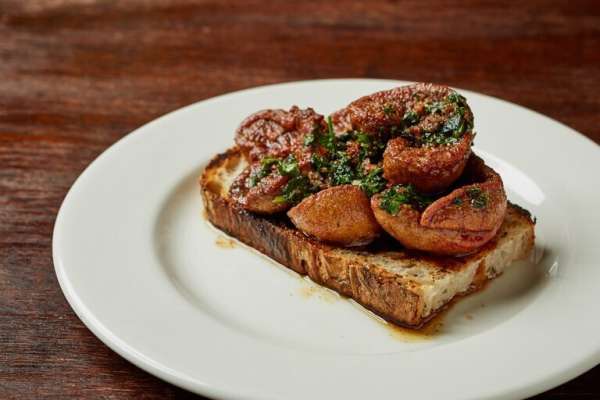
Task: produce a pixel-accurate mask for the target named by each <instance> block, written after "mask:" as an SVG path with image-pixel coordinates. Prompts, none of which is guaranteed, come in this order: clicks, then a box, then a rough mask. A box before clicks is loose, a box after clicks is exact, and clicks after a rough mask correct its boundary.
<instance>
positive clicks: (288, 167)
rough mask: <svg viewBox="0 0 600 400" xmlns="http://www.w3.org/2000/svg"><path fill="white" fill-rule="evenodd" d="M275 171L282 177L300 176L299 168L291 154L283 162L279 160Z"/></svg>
mask: <svg viewBox="0 0 600 400" xmlns="http://www.w3.org/2000/svg"><path fill="white" fill-rule="evenodd" d="M277 170H278V171H279V173H280V174H281V175H283V176H297V175H300V168H299V167H298V161H296V157H294V156H293V155H292V154H290V155H289V156H287V157H286V158H285V159H284V160H280V161H279V162H278V165H277Z"/></svg>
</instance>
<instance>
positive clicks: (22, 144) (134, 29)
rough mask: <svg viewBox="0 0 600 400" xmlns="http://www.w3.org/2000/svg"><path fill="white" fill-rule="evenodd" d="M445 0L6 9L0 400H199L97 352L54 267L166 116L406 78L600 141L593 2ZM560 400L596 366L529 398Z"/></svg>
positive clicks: (27, 4)
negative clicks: (82, 214) (75, 200)
mask: <svg viewBox="0 0 600 400" xmlns="http://www.w3.org/2000/svg"><path fill="white" fill-rule="evenodd" d="M446 3H447V2H446V1H439V2H430V3H426V2H423V1H419V0H415V1H407V2H401V3H399V2H395V1H382V2H377V3H375V2H362V1H345V0H338V1H334V2H330V3H328V4H325V3H321V2H284V1H271V2H268V1H263V2H261V1H243V2H242V1H240V2H230V1H198V2H194V1H185V0H177V1H168V2H167V1H158V0H156V1H145V0H134V1H119V2H117V1H114V2H111V1H93V0H34V1H27V0H14V1H7V0H0V398H2V399H7V398H19V399H25V398H29V399H38V398H56V399H64V398H75V397H76V398H89V399H97V398H106V399H172V398H186V397H192V395H191V394H189V393H187V392H185V391H183V390H180V389H177V388H175V387H174V386H171V385H169V384H166V383H164V382H162V381H160V380H158V379H156V378H154V377H152V376H150V375H148V374H146V373H145V372H142V371H141V370H139V369H138V368H136V367H134V366H133V365H131V364H129V363H128V362H126V361H124V360H123V359H122V358H120V357H119V356H117V355H116V354H115V353H113V352H112V351H111V350H109V349H108V348H107V347H105V346H104V345H103V344H102V343H100V341H99V340H98V339H96V338H95V337H94V336H93V335H92V334H91V333H90V332H89V331H88V330H87V329H86V328H85V327H84V326H83V324H82V323H81V322H80V321H79V319H77V317H76V316H75V314H74V313H73V312H72V311H71V308H70V307H69V305H68V304H67V302H66V301H65V299H64V297H63V295H62V293H61V291H60V289H59V287H58V284H57V281H56V278H55V275H54V270H53V266H52V258H51V242H52V239H51V235H52V227H53V224H54V218H55V215H56V212H57V211H58V208H59V206H60V204H61V201H62V199H63V197H64V195H65V193H66V192H67V190H68V189H69V187H70V186H71V184H72V183H73V181H74V180H75V178H76V177H77V176H78V175H79V174H80V173H81V171H82V170H83V169H84V168H85V167H86V166H87V165H88V164H89V163H90V161H92V160H93V159H94V158H95V157H96V156H97V155H98V154H100V153H101V152H102V151H103V150H105V149H106V148H107V147H108V146H109V145H111V144H112V143H114V142H115V141H116V140H118V139H119V138H121V137H122V136H123V135H125V134H127V133H128V132H130V131H131V130H133V129H134V128H136V127H138V126H139V125H141V124H143V123H145V122H147V121H150V120H152V119H154V118H156V117H158V116H160V115H162V114H164V113H166V112H168V111H171V110H174V109H176V108H179V107H181V106H184V105H186V104H189V103H192V102H195V101H198V100H202V99H205V98H208V97H211V96H214V95H218V94H221V93H225V92H229V91H232V90H237V89H242V88H247V87H251V86H256V85H263V84H267V83H273V82H282V81H294V80H301V79H314V78H330V77H374V78H397V79H404V80H419V81H435V82H443V83H447V84H449V85H452V86H457V87H461V88H465V89H470V90H475V91H479V92H482V93H486V94H490V95H493V96H498V97H502V98H504V99H507V100H509V101H513V102H516V103H519V104H522V105H524V106H526V107H529V108H532V109H534V110H536V111H539V112H541V113H544V114H547V115H549V116H551V117H552V118H555V119H557V120H559V121H561V122H563V123H565V124H567V125H569V126H571V127H573V128H575V129H576V130H578V131H580V132H582V133H584V134H585V135H587V136H589V137H590V138H592V139H593V140H594V141H596V142H597V143H598V142H600V96H599V95H598V93H600V3H598V2H597V1H593V0H591V1H568V2H567V1H563V2H547V1H531V2H527V3H525V4H521V3H519V4H517V2H515V3H513V4H508V5H492V4H490V3H492V2H484V1H463V2H456V3H457V4H454V5H448V4H446ZM452 3H454V2H452ZM458 3H460V4H458ZM200 361H201V360H200ZM567 398H568V399H598V398H600V368H598V367H596V368H595V369H593V370H592V371H590V372H588V373H586V374H584V375H583V376H581V377H580V378H577V379H575V380H574V381H572V382H570V383H567V384H566V385H563V386H561V387H559V388H557V389H554V390H552V391H550V392H548V393H546V394H543V395H540V396H538V397H536V399H567Z"/></svg>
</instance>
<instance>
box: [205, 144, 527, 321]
mask: <svg viewBox="0 0 600 400" xmlns="http://www.w3.org/2000/svg"><path fill="white" fill-rule="evenodd" d="M245 166H246V162H245V160H244V158H243V157H242V155H241V153H240V152H239V150H238V149H236V148H233V149H230V150H229V151H227V152H225V153H223V154H220V155H217V156H216V157H215V158H214V159H213V160H212V161H211V162H210V163H209V164H208V166H207V167H206V169H205V170H204V172H203V174H202V176H201V178H200V186H201V190H202V196H203V199H204V204H205V208H206V215H207V217H208V219H209V221H210V222H211V223H212V224H213V225H215V226H216V227H217V228H219V229H221V230H223V231H224V232H226V233H228V234H230V235H231V236H234V237H236V238H238V239H239V240H241V241H242V242H244V243H246V244H248V245H250V246H252V247H253V248H255V249H257V250H258V251H260V252H262V253H264V254H265V255H267V256H269V257H270V258H272V259H274V260H275V261H278V262H279V263H281V264H283V265H285V266H286V267H288V268H291V269H292V270H294V271H296V272H298V273H300V274H303V275H308V276H309V277H310V278H311V279H312V280H313V281H315V282H317V283H319V284H321V285H324V286H327V287H329V288H331V289H333V290H335V291H337V292H338V293H340V294H342V295H344V296H347V297H350V298H352V299H354V300H356V301H357V302H358V303H360V304H361V305H363V306H364V307H366V308H367V309H369V310H371V311H373V312H374V313H376V314H377V315H379V316H381V317H383V318H384V319H386V320H387V321H390V322H392V323H395V324H397V325H401V326H406V327H411V328H419V327H421V326H422V325H423V324H424V323H426V322H427V321H428V320H429V319H431V318H432V317H434V316H435V315H436V314H437V313H438V312H439V311H440V310H442V309H443V308H444V306H445V305H447V304H448V303H449V302H450V301H451V300H452V299H453V298H454V297H455V296H457V295H464V294H467V293H469V292H472V291H475V290H478V289H480V288H481V287H482V286H483V284H484V283H485V282H486V281H487V280H489V279H492V278H494V277H496V276H498V275H499V274H501V273H502V272H503V271H504V270H505V268H506V267H508V266H509V265H510V264H511V263H512V262H513V261H515V260H518V259H522V258H525V257H526V256H527V255H528V254H529V252H530V251H531V249H532V248H533V243H534V224H533V222H532V220H531V218H530V216H529V215H528V214H527V212H525V211H524V210H522V209H521V208H520V207H518V206H514V205H511V204H509V206H508V211H507V214H506V218H505V220H504V222H503V225H502V227H501V228H500V230H499V232H498V234H497V235H496V237H495V238H494V239H492V240H491V241H490V242H488V243H487V244H486V245H484V246H483V247H482V248H481V249H480V250H479V251H478V252H476V253H474V254H470V255H467V256H464V257H460V258H457V257H448V256H445V257H444V256H432V255H428V254H425V253H419V252H414V251H407V250H405V249H403V248H402V246H401V245H400V244H399V243H398V242H396V241H394V240H392V239H391V238H389V237H385V236H384V237H381V238H379V239H377V240H376V241H375V242H373V243H372V244H370V245H369V246H367V247H361V248H353V249H346V248H339V247H333V246H330V245H327V244H324V243H321V242H319V241H316V240H314V239H311V238H309V237H307V236H305V235H304V234H303V233H302V232H300V231H298V230H297V229H295V228H294V227H293V225H292V224H291V223H290V222H289V221H288V220H287V217H285V215H282V216H278V217H272V216H269V217H265V216H259V215H255V214H252V213H249V212H247V211H245V210H243V209H241V208H240V207H238V206H237V204H236V203H235V202H233V201H232V200H231V199H230V198H229V196H228V189H229V186H230V185H231V182H232V181H233V179H234V178H235V177H236V176H237V175H238V174H239V172H240V171H241V170H242V169H243V168H244V167H245Z"/></svg>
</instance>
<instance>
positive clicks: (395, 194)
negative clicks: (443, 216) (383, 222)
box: [379, 184, 432, 215]
mask: <svg viewBox="0 0 600 400" xmlns="http://www.w3.org/2000/svg"><path fill="white" fill-rule="evenodd" d="M431 202H432V199H430V198H429V197H427V196H423V195H421V194H419V193H417V191H416V190H415V187H414V186H413V185H411V184H409V185H395V186H392V187H391V188H389V189H387V190H386V191H384V192H383V196H382V198H381V203H380V205H379V206H380V207H381V209H383V210H385V211H387V212H388V213H390V214H392V215H396V214H397V213H398V210H400V206H401V205H403V204H410V205H411V206H412V207H414V208H416V209H418V210H423V209H424V208H426V207H427V206H428V205H429V204H431Z"/></svg>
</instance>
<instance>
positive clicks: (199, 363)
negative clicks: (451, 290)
mask: <svg viewBox="0 0 600 400" xmlns="http://www.w3.org/2000/svg"><path fill="white" fill-rule="evenodd" d="M404 83H405V82H397V81H381V80H325V81H310V82H298V83H289V84H282V85H274V86H267V87H261V88H256V89H250V90H244V91H241V92H237V93H232V94H228V95H225V96H220V97H217V98H214V99H210V100H206V101H202V102H199V103H196V104H193V105H191V106H189V107H185V108H183V109H181V110H178V111H176V112H173V113H170V114H168V115H166V116H164V117H162V118H159V119H158V120H156V121H153V122H151V123H149V124H147V125H145V126H143V127H142V128H140V129H138V130H136V131H135V132H134V133H132V134H130V135H128V136H127V137H125V138H124V139H123V140H121V141H119V142H118V143H116V144H115V145H114V146H112V147H111V148H109V149H108V150H107V151H105V152H104V153H103V154H102V155H101V156H100V157H98V159H97V160H95V161H94V162H93V163H92V164H91V165H90V166H89V167H88V169H87V170H86V171H85V172H84V173H83V174H82V175H81V176H80V177H79V179H78V180H77V182H76V183H75V184H74V185H73V187H72V189H71V190H70V191H69V193H68V195H67V197H66V198H65V200H64V203H63V205H62V207H61V210H60V212H59V215H58V217H57V220H56V226H55V230H54V242H53V252H54V264H55V267H56V273H57V275H58V279H59V281H60V285H61V287H62V290H63V291H64V293H65V296H66V297H67V299H68V301H69V303H70V304H71V306H72V307H73V309H74V310H75V312H76V313H77V315H78V316H79V317H80V318H81V320H82V321H83V322H84V323H85V324H86V325H87V327H88V328H89V329H91V330H92V331H93V332H94V333H95V334H96V335H97V336H98V337H99V338H100V339H101V340H102V341H103V342H104V343H106V344H107V345H108V346H109V347H111V348H112V349H113V350H115V351H116V352H117V353H119V354H121V355H122V356H123V357H125V358H126V359H128V360H130V361H131V362H133V363H134V364H136V365H138V366H139V367H141V368H143V369H145V370H146V371H149V372H150V373H152V374H154V375H156V376H158V377H160V378H162V379H164V380H167V381H169V382H171V383H174V384H176V385H178V386H181V387H184V388H186V389H189V390H191V391H194V392H197V393H201V394H205V395H208V396H215V397H219V398H235V399H261V400H265V399H302V400H305V399H332V398H344V399H346V400H351V399H360V400H364V399H372V398H384V397H390V396H394V397H396V396H402V397H403V398H410V399H413V400H417V399H432V398H443V399H445V400H451V399H479V400H481V399H516V398H522V397H525V396H529V395H533V394H535V393H538V392H541V391H543V390H546V389H549V388H551V387H553V386H556V385H558V384H561V383H563V382H565V381H567V380H568V379H571V378H573V377H575V376H577V375H578V374H581V373H583V372H584V371H586V370H587V369H589V368H591V367H593V366H595V365H596V364H597V363H598V362H599V360H600V320H599V319H598V318H596V315H597V307H598V304H600V290H599V289H598V284H599V282H600V266H599V265H598V260H599V259H600V251H599V249H600V246H599V241H598V238H599V236H598V229H599V228H600V223H599V222H600V217H599V211H598V207H599V205H600V196H599V191H600V188H599V185H598V182H599V178H598V174H599V173H600V152H599V148H598V146H597V145H595V144H594V143H592V142H591V141H589V140H588V139H585V138H584V137H583V136H581V135H579V134H578V133H576V132H575V131H573V130H571V129H569V128H567V127H566V126H564V125H561V124H559V123H557V122H555V121H553V120H551V119H549V118H547V117H544V116H542V115H539V114H537V113H535V112H532V111H529V110H527V109H524V108H522V107H519V106H516V105H513V104H510V103H507V102H504V101H501V100H498V99H494V98H491V97H487V96H484V95H480V94H476V93H472V92H468V91H461V92H462V93H463V94H465V95H466V97H467V99H468V101H469V103H470V105H471V107H472V109H473V111H474V113H475V117H476V130H477V131H478V133H479V134H478V136H477V139H476V151H477V152H478V153H479V154H481V155H483V157H484V158H485V159H486V160H487V161H488V162H489V163H490V164H491V165H492V166H493V167H494V168H496V169H497V170H498V171H499V172H500V173H501V175H502V177H503V178H504V181H505V183H506V186H507V188H508V192H509V196H510V198H511V199H512V200H513V201H516V202H518V203H519V204H521V205H523V206H524V207H526V208H528V209H530V210H531V211H532V212H533V213H534V214H535V215H536V216H537V217H538V224H537V227H536V231H537V235H538V239H537V248H536V255H535V257H534V259H532V260H531V261H529V262H522V263H520V264H518V265H515V266H514V267H512V268H511V269H510V270H509V272H507V273H506V274H505V275H504V276H502V277H500V278H499V279H497V280H496V281H494V282H493V283H492V284H491V285H489V287H488V288H486V290H484V291H483V292H482V293H480V294H477V295H473V296H470V297H469V298H467V299H465V300H463V301H461V302H459V303H458V305H457V306H455V307H453V308H452V309H451V311H450V313H449V314H448V315H447V316H446V317H445V321H444V325H443V327H442V330H441V332H440V333H439V334H438V335H437V336H434V337H433V338H431V339H428V340H409V338H408V337H404V336H399V335H398V334H395V333H393V332H392V331H390V329H388V328H386V326H385V325H384V324H382V323H381V322H379V321H377V320H375V319H374V318H372V317H370V316H369V315H368V314H367V313H366V312H364V311H362V310H361V309H360V308H359V307H357V306H355V305H353V304H352V303H351V302H350V301H347V300H344V299H341V298H339V297H337V296H336V295H335V294H333V293H332V292H329V291H327V290H325V289H319V288H317V287H316V286H314V285H313V284H311V283H310V282H309V281H307V280H305V279H302V278H300V277H298V276H296V275H294V274H293V273H291V272H289V271H288V270H286V269H285V268H282V267H280V266H278V265H277V264H275V263H273V262H270V261H269V260H268V259H266V258H264V257H262V256H260V255H258V254H257V253H255V252H252V251H250V250H249V249H248V248H245V247H243V246H241V245H236V246H234V247H233V248H231V249H228V248H224V247H223V246H218V245H216V244H215V242H216V241H217V240H220V241H223V237H222V235H221V234H220V233H219V232H217V231H216V230H214V229H213V228H211V227H210V226H209V225H208V223H207V222H206V221H205V220H204V219H203V213H202V202H201V199H200V195H199V189H198V186H197V183H196V182H197V177H198V176H199V174H200V172H201V170H202V167H203V166H204V165H205V164H206V163H207V161H208V160H209V159H210V158H211V157H212V156H213V155H214V154H216V153H217V152H220V151H222V150H224V149H225V148H227V147H229V146H230V145H231V144H232V140H233V132H234V129H235V128H236V126H237V124H238V123H239V122H240V121H241V120H242V119H243V118H244V117H245V116H247V115H248V114H250V113H252V112H254V111H256V110H259V109H262V108H269V107H282V108H286V107H289V106H291V105H293V104H298V105H299V106H302V107H305V106H312V107H314V108H315V109H316V110H318V111H319V112H321V113H323V114H327V113H329V112H332V111H334V110H335V109H338V108H340V107H342V106H344V105H345V104H347V103H348V102H349V101H351V100H352V99H355V98H357V97H359V96H361V95H365V94H369V93H372V92H374V91H377V90H381V89H387V88H391V87H393V86H396V85H400V84H404ZM219 238H220V239H219ZM405 339H406V340H405Z"/></svg>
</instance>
